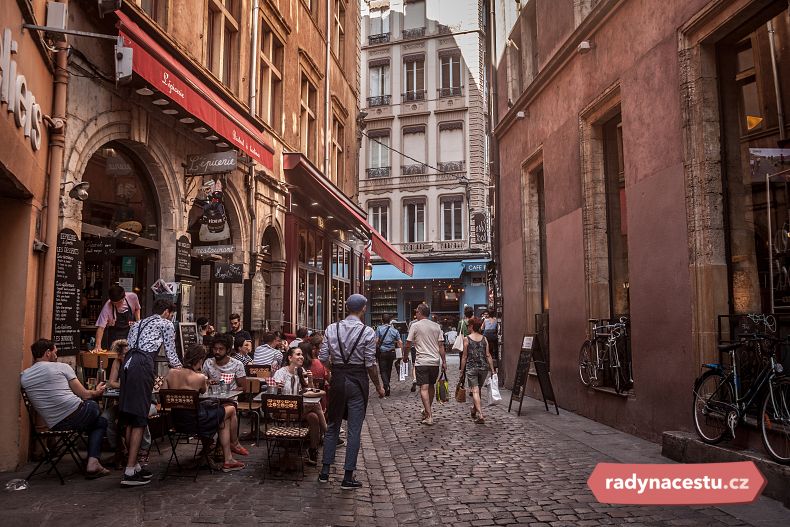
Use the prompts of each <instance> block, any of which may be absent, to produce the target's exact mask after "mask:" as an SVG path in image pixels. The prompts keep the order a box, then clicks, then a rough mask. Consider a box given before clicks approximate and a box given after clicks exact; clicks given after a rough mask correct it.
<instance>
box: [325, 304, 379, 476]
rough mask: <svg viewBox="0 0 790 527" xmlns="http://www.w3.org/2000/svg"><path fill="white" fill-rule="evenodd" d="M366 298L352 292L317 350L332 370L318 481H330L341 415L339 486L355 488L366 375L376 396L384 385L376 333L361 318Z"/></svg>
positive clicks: (364, 405)
mask: <svg viewBox="0 0 790 527" xmlns="http://www.w3.org/2000/svg"><path fill="white" fill-rule="evenodd" d="M367 305H368V299H367V298H365V297H364V296H362V295H358V294H354V295H351V296H350V297H348V300H346V307H347V308H348V313H349V315H348V317H346V318H345V320H341V321H339V322H336V323H334V324H331V325H330V326H329V327H327V328H326V331H325V332H324V341H323V343H322V344H321V350H320V351H319V353H318V358H319V360H320V361H321V362H322V363H323V364H324V366H326V367H327V368H329V369H330V370H331V371H332V382H331V385H330V388H329V406H328V408H327V420H328V421H329V427H328V429H327V432H326V435H325V436H324V458H323V466H322V468H321V473H320V474H319V475H318V481H319V483H328V482H329V469H330V467H331V466H332V464H333V463H334V462H335V449H336V448H337V440H338V437H339V435H340V425H341V423H342V422H343V417H344V415H347V417H346V419H347V420H348V437H347V442H348V443H347V447H346V462H345V473H344V476H343V482H342V483H341V484H340V488H341V489H343V490H354V489H358V488H360V487H361V486H362V483H360V482H358V481H357V480H355V479H354V470H356V468H357V456H358V455H359V447H360V436H361V433H362V422H363V421H364V420H365V411H366V410H367V404H368V392H369V385H368V379H370V380H371V381H373V384H374V385H375V387H376V392H377V393H378V395H379V398H381V397H384V387H383V386H382V383H381V378H380V377H379V369H378V366H377V365H376V335H375V333H374V331H373V328H370V327H367V326H366V325H365V324H364V323H363V322H362V319H363V317H364V316H365V311H366V309H367Z"/></svg>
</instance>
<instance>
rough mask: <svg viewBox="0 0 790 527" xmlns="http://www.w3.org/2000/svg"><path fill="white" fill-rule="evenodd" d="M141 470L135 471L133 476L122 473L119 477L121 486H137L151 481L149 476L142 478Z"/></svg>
mask: <svg viewBox="0 0 790 527" xmlns="http://www.w3.org/2000/svg"><path fill="white" fill-rule="evenodd" d="M142 472H143V471H142V470H140V471H139V472H135V473H134V476H127V475H126V474H124V475H123V478H121V486H122V487H139V486H141V485H148V484H149V483H151V478H150V477H149V478H144V477H143V475H142Z"/></svg>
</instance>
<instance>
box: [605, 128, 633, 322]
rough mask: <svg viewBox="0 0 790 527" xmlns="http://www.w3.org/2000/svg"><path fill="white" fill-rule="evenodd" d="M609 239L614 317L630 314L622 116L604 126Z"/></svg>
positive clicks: (610, 284) (610, 291)
mask: <svg viewBox="0 0 790 527" xmlns="http://www.w3.org/2000/svg"><path fill="white" fill-rule="evenodd" d="M602 134H603V155H604V173H605V177H606V223H607V233H608V237H609V299H610V303H611V313H612V316H621V315H628V314H629V312H630V307H629V297H628V289H629V281H628V221H627V217H626V211H627V208H626V198H625V172H624V167H623V127H622V118H621V116H620V114H617V115H616V116H615V117H613V118H612V119H610V120H609V121H607V122H606V123H604V124H603V126H602Z"/></svg>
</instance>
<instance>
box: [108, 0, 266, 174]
mask: <svg viewBox="0 0 790 527" xmlns="http://www.w3.org/2000/svg"><path fill="white" fill-rule="evenodd" d="M115 14H116V15H117V16H118V18H119V19H120V22H121V24H120V27H119V29H118V32H119V34H120V36H122V37H123V39H124V44H125V45H126V46H129V47H131V48H133V49H134V52H133V57H132V69H133V71H134V72H135V73H137V74H138V75H140V76H141V77H142V78H144V79H145V80H146V81H148V82H149V83H151V85H152V87H153V88H155V89H156V90H158V91H159V92H161V93H162V94H163V95H165V96H166V97H168V98H169V99H170V100H172V101H173V102H174V103H175V104H177V105H178V106H180V107H181V108H183V109H184V110H185V111H186V112H188V113H190V114H191V115H193V116H194V117H195V118H197V119H199V120H200V121H202V122H203V123H205V125H206V126H208V127H210V128H211V129H212V130H214V131H215V132H216V133H217V134H218V135H220V136H222V137H223V138H225V139H226V140H227V141H228V143H229V144H231V145H233V146H234V147H236V148H238V149H240V150H242V151H244V152H246V153H247V154H249V155H250V156H251V157H252V158H253V159H255V160H256V161H258V162H259V163H261V164H262V165H263V166H264V167H266V168H268V169H270V170H271V169H272V168H273V167H274V158H273V153H274V150H273V149H272V148H271V147H270V146H268V145H267V144H266V143H265V142H264V141H263V140H262V138H261V137H260V132H259V131H258V130H257V129H256V128H255V126H254V125H253V124H252V123H250V122H249V120H247V119H246V118H245V117H244V116H243V115H242V114H241V113H239V112H237V111H236V110H235V109H233V108H232V107H231V106H230V105H228V104H227V103H226V102H225V101H223V100H222V99H220V98H219V97H218V96H217V95H216V94H215V93H214V90H212V89H211V88H209V87H208V86H206V84H204V83H203V82H202V81H200V80H199V79H198V78H197V77H196V76H195V75H193V74H192V73H191V72H189V70H187V69H186V68H185V67H184V65H183V64H181V63H180V62H179V61H178V60H177V59H176V58H175V57H173V55H171V54H170V53H169V52H168V51H166V50H165V49H164V48H163V47H162V46H160V45H159V44H158V43H156V42H155V41H154V40H153V39H151V37H150V36H148V35H147V34H146V33H145V32H144V31H143V30H142V29H140V26H138V25H137V24H136V23H135V22H133V21H132V20H131V19H130V18H129V17H128V16H126V15H125V14H123V13H122V12H120V11H116V12H115Z"/></svg>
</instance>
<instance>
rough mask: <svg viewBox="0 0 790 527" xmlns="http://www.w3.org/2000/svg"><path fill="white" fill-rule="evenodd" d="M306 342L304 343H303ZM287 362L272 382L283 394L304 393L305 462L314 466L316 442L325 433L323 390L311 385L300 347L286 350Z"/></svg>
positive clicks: (319, 440)
mask: <svg viewBox="0 0 790 527" xmlns="http://www.w3.org/2000/svg"><path fill="white" fill-rule="evenodd" d="M305 344H306V343H305ZM286 360H287V361H288V364H287V365H286V366H284V367H282V368H280V369H278V370H277V372H276V373H275V374H274V382H275V383H277V387H278V388H280V389H281V390H282V394H283V395H303V394H304V395H306V396H307V397H305V399H304V406H303V408H304V411H303V413H302V418H303V419H304V421H305V422H306V423H307V427H308V428H309V429H310V447H309V448H308V449H307V459H306V460H305V463H307V464H308V465H312V466H315V465H316V464H317V463H318V444H319V443H320V442H321V437H322V436H323V435H324V434H325V433H326V418H325V417H324V412H323V410H322V409H321V397H323V396H324V395H325V392H323V391H321V390H316V389H315V388H314V386H313V380H312V374H310V373H308V372H306V371H305V370H304V368H303V366H304V355H303V354H302V350H301V348H291V349H289V350H288V351H287V352H286Z"/></svg>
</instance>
